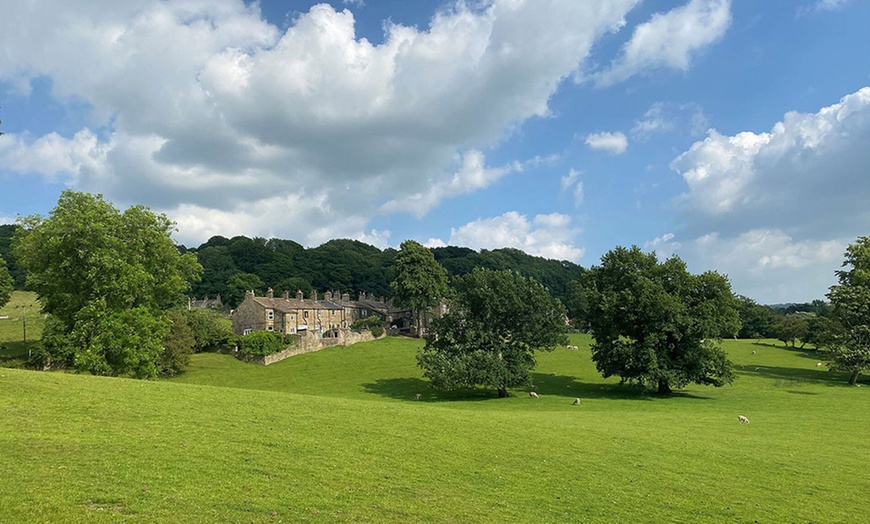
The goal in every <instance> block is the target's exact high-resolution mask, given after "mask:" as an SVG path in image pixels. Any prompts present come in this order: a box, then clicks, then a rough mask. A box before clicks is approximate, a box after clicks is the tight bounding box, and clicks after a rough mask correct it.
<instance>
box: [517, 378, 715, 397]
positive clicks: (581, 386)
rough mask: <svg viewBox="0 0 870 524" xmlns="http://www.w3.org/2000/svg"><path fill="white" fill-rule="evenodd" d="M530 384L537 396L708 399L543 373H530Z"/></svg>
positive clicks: (686, 393)
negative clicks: (663, 393) (660, 393)
mask: <svg viewBox="0 0 870 524" xmlns="http://www.w3.org/2000/svg"><path fill="white" fill-rule="evenodd" d="M531 378H532V384H534V385H535V386H537V387H536V389H535V391H536V392H537V393H538V394H539V395H551V396H560V397H568V398H572V397H579V398H581V399H582V398H601V399H612V400H656V399H667V398H691V399H699V400H707V399H708V398H709V397H705V396H703V395H698V394H697V393H689V392H687V391H680V390H676V391H674V392H673V393H671V394H670V395H664V396H663V395H657V394H656V393H655V392H654V391H652V390H650V389H648V388H645V387H643V386H639V385H631V384H612V383H611V384H601V383H589V382H579V381H577V379H576V377H573V376H567V375H554V374H552V373H551V374H545V373H532V375H531Z"/></svg>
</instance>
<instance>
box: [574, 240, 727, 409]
mask: <svg viewBox="0 0 870 524" xmlns="http://www.w3.org/2000/svg"><path fill="white" fill-rule="evenodd" d="M584 287H585V289H586V292H587V300H588V309H587V318H586V320H587V322H588V323H589V326H590V331H591V332H592V336H593V337H594V338H595V342H594V344H593V345H592V360H594V361H595V366H596V368H598V371H599V372H601V374H602V375H604V377H609V376H613V375H616V376H619V377H620V378H621V379H622V380H623V382H629V383H639V384H643V385H650V386H653V387H655V388H656V389H657V391H658V393H660V394H669V393H671V390H672V388H681V387H683V386H685V385H687V384H689V383H693V382H694V383H698V384H711V385H714V386H722V385H724V384H727V383H730V382H731V381H732V380H733V376H732V370H731V363H730V362H729V361H728V358H727V356H726V355H725V352H724V351H722V349H721V348H719V346H718V344H717V339H718V337H719V336H720V334H721V333H731V334H733V333H736V332H737V330H738V329H739V327H740V326H739V320H738V316H737V310H736V307H735V301H734V297H733V295H732V293H731V286H730V284H729V283H728V280H727V279H726V278H725V277H724V276H722V275H719V274H718V273H715V272H706V273H703V274H701V275H692V274H690V273H689V272H688V271H687V270H686V264H685V263H684V262H683V261H682V260H680V258H679V257H676V256H673V257H671V258H669V259H667V260H666V261H665V262H662V263H660V262H659V261H658V259H657V258H656V255H655V253H643V252H642V251H641V250H640V249H639V248H638V247H636V246H634V247H632V248H631V249H626V248H624V247H617V248H616V249H614V250H612V251H610V252H608V253H607V254H605V255H604V256H603V257H601V265H600V266H594V267H592V268H591V269H590V270H589V271H588V272H587V273H586V274H585V275H584Z"/></svg>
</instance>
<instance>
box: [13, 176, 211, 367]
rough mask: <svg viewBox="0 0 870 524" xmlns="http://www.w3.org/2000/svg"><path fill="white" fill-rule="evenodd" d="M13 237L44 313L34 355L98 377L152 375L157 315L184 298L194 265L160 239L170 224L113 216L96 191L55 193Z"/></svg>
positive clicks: (160, 327)
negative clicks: (45, 211) (44, 212)
mask: <svg viewBox="0 0 870 524" xmlns="http://www.w3.org/2000/svg"><path fill="white" fill-rule="evenodd" d="M21 222H22V226H23V227H22V228H21V229H19V230H18V233H17V234H16V239H15V243H14V251H15V255H16V257H17V259H18V261H19V263H20V264H21V265H22V266H24V267H25V268H26V269H27V284H28V286H29V287H30V289H33V290H34V291H36V293H37V294H38V295H39V298H40V302H41V304H42V308H43V311H44V312H45V313H46V314H48V315H49V317H50V321H49V322H48V323H47V324H46V333H45V336H44V337H45V343H44V344H43V346H42V351H40V352H39V355H38V357H39V358H40V359H42V360H44V361H48V362H50V363H51V365H54V366H57V365H60V366H64V365H66V366H71V367H75V368H76V369H79V370H82V371H89V372H91V373H95V374H105V375H129V376H135V377H145V378H152V377H156V376H158V375H160V374H163V373H164V372H166V371H169V370H168V369H165V366H163V365H162V364H161V362H162V361H165V359H164V358H163V352H164V347H163V345H162V344H161V341H162V339H163V338H164V337H166V336H167V335H168V334H169V332H170V329H171V326H172V322H171V321H170V319H169V318H168V317H167V313H166V312H167V311H169V310H170V309H172V308H175V307H179V306H181V305H184V304H186V297H185V292H186V291H187V290H188V289H189V288H190V282H191V281H192V280H195V279H196V278H198V277H199V274H200V272H201V270H202V268H201V266H200V265H199V264H198V263H197V261H196V257H195V256H194V255H192V254H186V255H182V254H180V253H179V251H178V249H177V248H176V246H175V245H174V243H173V242H172V239H171V237H170V234H171V232H172V231H173V230H174V225H173V223H172V222H170V221H169V219H168V218H166V216H164V215H157V214H154V213H152V212H151V211H150V210H148V209H147V208H146V207H144V206H133V207H130V208H129V209H127V210H125V211H123V212H121V211H119V210H117V209H116V208H115V207H114V206H113V205H112V204H111V203H109V202H106V201H105V200H103V197H102V195H91V194H88V193H79V192H74V191H69V190H67V191H64V192H63V193H62V194H61V196H60V199H59V200H58V203H57V207H55V208H54V210H52V211H51V213H50V215H49V216H48V217H47V218H42V217H39V216H32V217H28V218H26V219H23V220H22V221H21Z"/></svg>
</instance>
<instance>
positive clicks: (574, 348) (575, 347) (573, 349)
mask: <svg viewBox="0 0 870 524" xmlns="http://www.w3.org/2000/svg"><path fill="white" fill-rule="evenodd" d="M565 347H567V348H568V349H569V350H571V351H577V346H572V345H570V344H569V345H567V346H565Z"/></svg>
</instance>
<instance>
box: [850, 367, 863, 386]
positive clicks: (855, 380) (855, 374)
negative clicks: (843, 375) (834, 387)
mask: <svg viewBox="0 0 870 524" xmlns="http://www.w3.org/2000/svg"><path fill="white" fill-rule="evenodd" d="M860 372H861V370H859V369H856V370H854V371H852V376H851V377H849V385H850V386H854V385H855V384H857V383H858V374H859V373H860Z"/></svg>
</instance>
